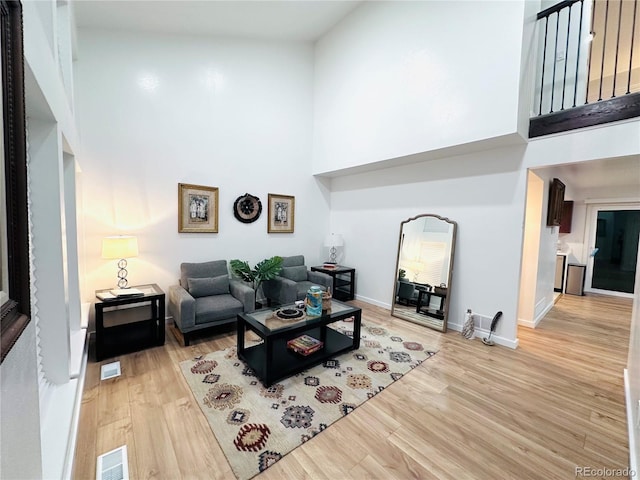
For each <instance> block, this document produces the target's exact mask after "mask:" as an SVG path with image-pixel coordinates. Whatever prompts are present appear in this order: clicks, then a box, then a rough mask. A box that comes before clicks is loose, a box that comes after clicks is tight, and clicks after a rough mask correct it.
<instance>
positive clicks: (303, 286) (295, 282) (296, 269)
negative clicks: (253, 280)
mask: <svg viewBox="0 0 640 480" xmlns="http://www.w3.org/2000/svg"><path fill="white" fill-rule="evenodd" d="M311 285H318V286H319V287H320V288H322V289H323V290H325V291H327V290H328V291H333V278H331V276H330V275H327V274H326V273H322V272H312V271H310V270H308V269H307V267H306V265H305V264H304V256H303V255H295V256H292V257H282V271H281V272H280V274H279V276H278V277H276V278H274V279H273V280H265V281H264V282H263V283H262V291H263V292H264V296H265V297H266V298H267V299H268V301H269V304H276V305H287V304H290V303H293V302H295V301H296V300H303V299H304V298H305V297H306V295H307V291H308V290H309V287H311Z"/></svg>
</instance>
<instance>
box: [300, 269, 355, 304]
mask: <svg viewBox="0 0 640 480" xmlns="http://www.w3.org/2000/svg"><path fill="white" fill-rule="evenodd" d="M311 271H312V272H322V273H326V274H327V275H331V277H333V292H332V293H333V298H335V299H336V300H342V301H343V302H344V301H347V300H353V299H354V298H355V286H356V282H355V276H356V269H355V268H351V267H345V266H343V265H336V266H335V268H327V267H324V266H317V267H311Z"/></svg>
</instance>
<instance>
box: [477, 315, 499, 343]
mask: <svg viewBox="0 0 640 480" xmlns="http://www.w3.org/2000/svg"><path fill="white" fill-rule="evenodd" d="M500 317H502V312H498V313H496V314H495V316H494V317H493V320H491V328H490V331H489V336H488V337H484V338H483V339H482V343H484V344H485V345H489V346H490V347H493V346H494V345H495V342H494V341H493V340H491V335H493V332H495V331H496V327H497V326H498V320H500Z"/></svg>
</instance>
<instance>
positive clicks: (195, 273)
mask: <svg viewBox="0 0 640 480" xmlns="http://www.w3.org/2000/svg"><path fill="white" fill-rule="evenodd" d="M220 275H227V276H228V275H229V270H228V269H227V261H226V260H213V261H211V262H200V263H181V264H180V285H182V287H183V288H186V289H188V288H189V283H188V279H189V278H211V277H218V276H220Z"/></svg>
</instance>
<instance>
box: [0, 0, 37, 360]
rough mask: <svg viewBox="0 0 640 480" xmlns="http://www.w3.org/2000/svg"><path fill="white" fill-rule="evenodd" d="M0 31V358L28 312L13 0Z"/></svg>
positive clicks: (19, 50) (5, 7)
mask: <svg viewBox="0 0 640 480" xmlns="http://www.w3.org/2000/svg"><path fill="white" fill-rule="evenodd" d="M0 35H2V102H3V122H4V132H3V138H4V150H5V159H4V161H5V172H4V174H5V178H4V181H5V186H6V205H7V218H6V223H7V250H8V251H7V255H6V257H7V264H8V265H7V266H8V270H9V297H10V300H9V301H8V302H6V303H5V304H4V305H2V317H1V323H0V339H1V341H0V345H1V347H2V351H1V354H0V358H1V360H4V358H5V357H6V355H7V353H8V352H9V350H10V349H11V347H12V346H13V345H14V344H15V343H16V341H17V339H18V337H19V336H20V334H21V333H22V332H23V331H24V329H25V327H26V326H27V324H28V323H29V320H30V318H29V317H30V315H31V311H30V310H31V294H30V279H29V218H28V210H27V145H26V126H25V101H24V52H23V36H22V35H23V33H22V5H21V3H20V2H19V1H16V0H1V1H0Z"/></svg>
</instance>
